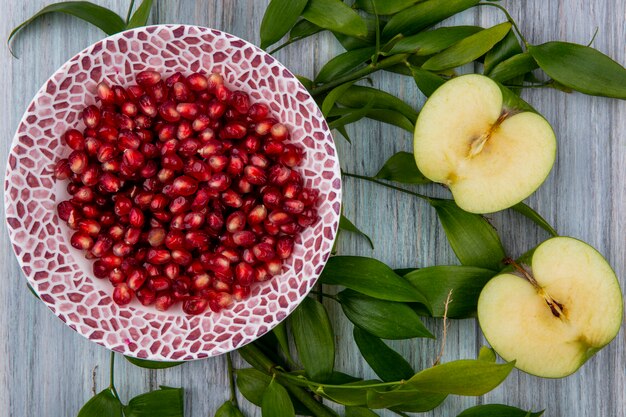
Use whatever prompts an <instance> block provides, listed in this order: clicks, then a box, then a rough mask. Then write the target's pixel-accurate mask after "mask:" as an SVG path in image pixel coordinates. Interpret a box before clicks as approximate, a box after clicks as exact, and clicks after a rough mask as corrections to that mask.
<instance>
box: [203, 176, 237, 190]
mask: <svg viewBox="0 0 626 417" xmlns="http://www.w3.org/2000/svg"><path fill="white" fill-rule="evenodd" d="M230 181H231V180H230V177H228V176H227V175H226V174H222V173H217V174H215V175H213V176H212V177H211V179H210V180H209V181H208V183H207V185H208V186H209V188H211V189H213V190H215V191H225V190H226V189H228V187H230Z"/></svg>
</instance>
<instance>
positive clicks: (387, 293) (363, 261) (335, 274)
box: [320, 256, 428, 305]
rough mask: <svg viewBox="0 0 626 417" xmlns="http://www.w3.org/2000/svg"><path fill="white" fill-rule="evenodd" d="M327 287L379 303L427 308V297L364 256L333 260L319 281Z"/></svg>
mask: <svg viewBox="0 0 626 417" xmlns="http://www.w3.org/2000/svg"><path fill="white" fill-rule="evenodd" d="M320 279H321V281H322V282H323V283H324V284H330V285H343V286H344V287H347V288H350V289H352V290H354V291H358V292H360V293H361V294H365V295H369V296H370V297H375V298H377V299H380V300H388V301H405V302H418V303H422V304H425V305H428V301H427V300H426V297H424V294H422V293H421V292H419V291H418V290H417V289H416V288H415V287H413V286H412V285H411V284H409V283H408V282H407V281H406V280H405V279H404V278H402V277H401V276H399V275H398V274H396V273H395V272H393V270H392V269H391V268H389V267H388V266H387V265H385V264H384V263H382V262H380V261H378V260H376V259H373V258H366V257H361V256H333V257H331V258H330V259H328V262H327V263H326V267H325V268H324V270H323V271H322V275H321V277H320Z"/></svg>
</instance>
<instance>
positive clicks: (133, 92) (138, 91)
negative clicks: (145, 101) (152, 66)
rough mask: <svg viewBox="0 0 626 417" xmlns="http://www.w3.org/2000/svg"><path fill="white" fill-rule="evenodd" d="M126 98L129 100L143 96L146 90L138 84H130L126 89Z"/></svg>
mask: <svg viewBox="0 0 626 417" xmlns="http://www.w3.org/2000/svg"><path fill="white" fill-rule="evenodd" d="M126 92H127V93H128V98H129V99H131V100H139V97H141V96H143V95H144V94H145V93H146V92H145V91H144V89H143V88H141V87H140V86H138V85H131V86H130V87H128V88H127V89H126Z"/></svg>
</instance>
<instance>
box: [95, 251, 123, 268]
mask: <svg viewBox="0 0 626 417" xmlns="http://www.w3.org/2000/svg"><path fill="white" fill-rule="evenodd" d="M100 261H101V262H102V264H103V265H104V266H105V267H106V268H107V269H113V268H117V267H119V266H120V265H122V258H121V257H119V256H117V255H115V254H114V253H111V252H107V253H105V254H104V255H103V256H102V258H100Z"/></svg>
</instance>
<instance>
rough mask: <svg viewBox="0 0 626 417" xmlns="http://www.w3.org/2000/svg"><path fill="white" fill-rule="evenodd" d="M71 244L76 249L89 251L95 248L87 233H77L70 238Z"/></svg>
mask: <svg viewBox="0 0 626 417" xmlns="http://www.w3.org/2000/svg"><path fill="white" fill-rule="evenodd" d="M70 244H71V245H72V246H73V247H75V248H76V249H80V250H89V249H91V248H92V247H93V239H92V238H91V237H90V236H89V235H88V234H87V233H85V232H83V231H80V232H76V233H74V234H73V235H72V237H71V238H70Z"/></svg>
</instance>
